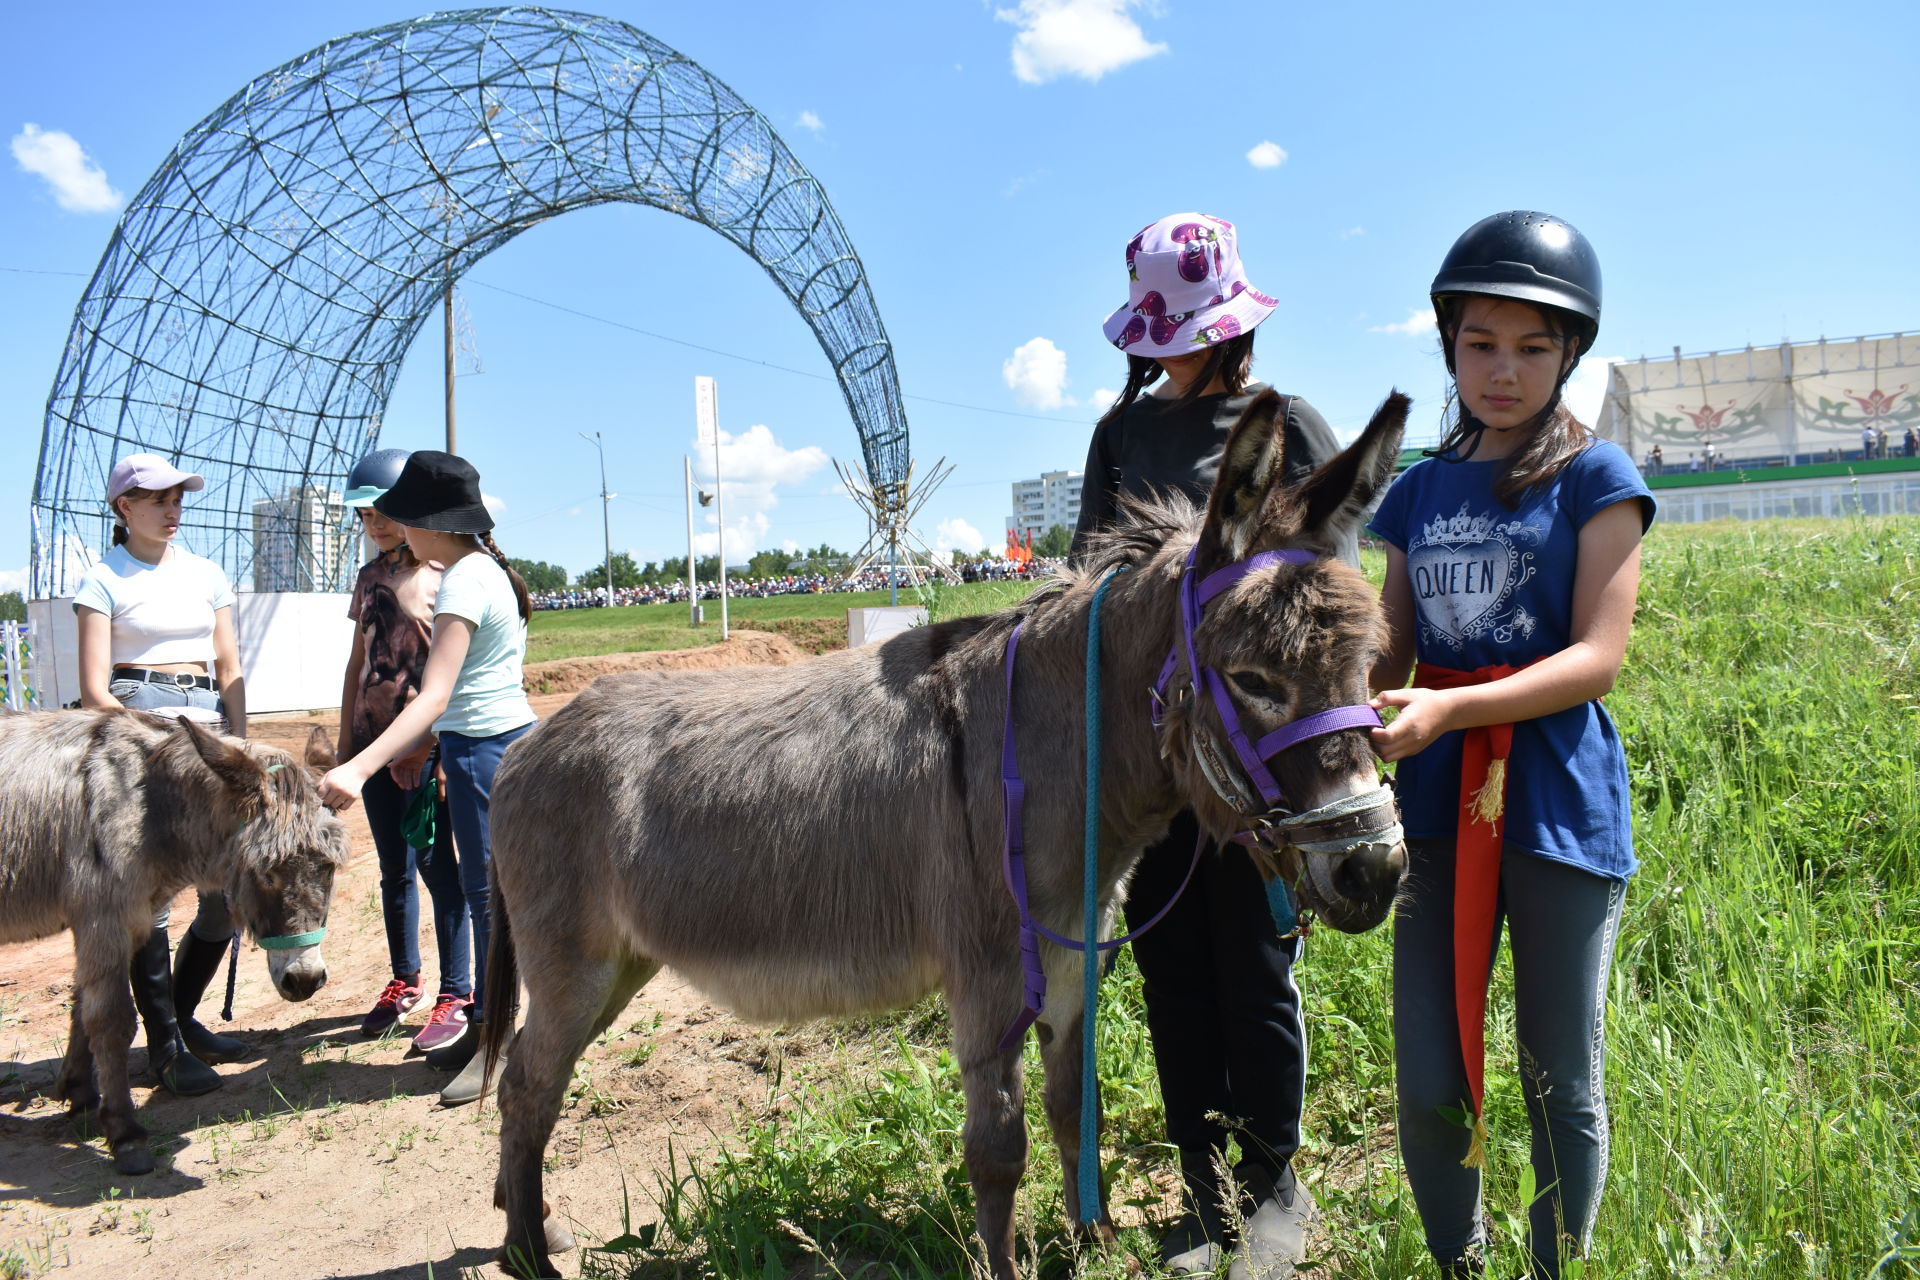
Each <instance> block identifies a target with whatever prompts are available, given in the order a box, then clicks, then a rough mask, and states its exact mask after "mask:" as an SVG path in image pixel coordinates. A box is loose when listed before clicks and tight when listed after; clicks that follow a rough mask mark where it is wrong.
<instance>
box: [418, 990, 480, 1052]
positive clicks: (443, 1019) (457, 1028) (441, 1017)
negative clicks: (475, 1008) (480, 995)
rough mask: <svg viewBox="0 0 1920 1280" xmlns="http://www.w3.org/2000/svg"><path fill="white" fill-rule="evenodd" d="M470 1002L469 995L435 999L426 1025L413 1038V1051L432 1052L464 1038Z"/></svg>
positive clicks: (471, 998)
mask: <svg viewBox="0 0 1920 1280" xmlns="http://www.w3.org/2000/svg"><path fill="white" fill-rule="evenodd" d="M472 1004H473V997H471V996H441V997H440V998H439V999H438V1000H435V1001H434V1002H433V1012H432V1013H429V1014H428V1015H427V1025H426V1026H424V1027H422V1028H420V1033H419V1034H418V1035H416V1036H414V1038H413V1048H414V1051H415V1052H416V1053H432V1052H433V1051H434V1050H436V1049H444V1048H446V1047H447V1046H449V1045H455V1044H459V1043H460V1042H461V1041H462V1040H464V1039H466V1038H467V1009H468V1007H469V1006H471V1005H472Z"/></svg>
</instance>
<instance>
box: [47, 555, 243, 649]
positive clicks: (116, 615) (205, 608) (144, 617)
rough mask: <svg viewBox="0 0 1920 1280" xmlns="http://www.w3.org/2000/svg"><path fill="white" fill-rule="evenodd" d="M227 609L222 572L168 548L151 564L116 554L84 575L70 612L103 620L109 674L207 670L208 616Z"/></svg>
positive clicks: (229, 590) (229, 600)
mask: <svg viewBox="0 0 1920 1280" xmlns="http://www.w3.org/2000/svg"><path fill="white" fill-rule="evenodd" d="M233 601H234V595H233V584H232V583H231V582H229V581H228V580H227V571H226V570H225V569H222V568H221V567H220V566H219V565H217V564H215V563H214V562H213V561H211V560H207V559H204V558H203V557H201V556H196V555H194V554H193V553H192V552H191V551H187V550H185V549H184V548H181V547H174V546H170V547H168V548H167V549H166V551H165V553H164V554H163V555H162V556H161V558H160V563H158V564H148V563H147V562H146V561H145V560H141V559H138V558H136V557H135V556H134V554H133V553H132V552H130V551H128V550H127V548H126V547H125V546H124V545H121V546H118V547H115V548H113V550H111V551H109V552H107V554H106V555H104V556H102V557H100V559H99V561H98V562H97V563H95V564H94V565H92V566H91V567H90V568H88V570H87V572H86V574H85V576H83V577H82V578H81V579H80V586H79V588H78V589H77V590H76V591H75V592H74V595H73V607H74V608H75V609H76V610H79V609H83V608H84V609H92V610H94V611H95V612H97V613H104V614H105V615H107V618H108V619H109V623H110V635H111V637H112V641H111V651H112V658H111V660H112V663H113V665H114V666H116V667H139V666H164V665H166V664H169V663H174V662H202V663H206V664H208V665H209V666H211V665H212V663H213V661H214V656H213V628H214V622H215V615H216V614H217V613H219V611H220V610H222V609H225V608H228V607H229V606H231V605H232V604H233Z"/></svg>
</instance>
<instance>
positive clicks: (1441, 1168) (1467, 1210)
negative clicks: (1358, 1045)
mask: <svg viewBox="0 0 1920 1280" xmlns="http://www.w3.org/2000/svg"><path fill="white" fill-rule="evenodd" d="M1407 851H1408V854H1409V865H1408V869H1407V880H1406V885H1405V887H1404V888H1403V889H1402V890H1401V894H1400V906H1399V909H1398V911H1397V912H1396V913H1395V915H1394V921H1393V1028H1394V1035H1393V1045H1394V1062H1395V1067H1396V1076H1397V1086H1398V1093H1399V1110H1400V1114H1399V1128H1400V1155H1401V1158H1402V1159H1403V1160H1404V1161H1405V1162H1406V1166H1407V1181H1408V1183H1410V1184H1411V1185H1412V1187H1413V1199H1414V1203H1415V1204H1416V1205H1418V1206H1419V1209H1420V1221H1421V1223H1422V1224H1423V1225H1424V1227H1425V1228H1426V1234H1427V1248H1428V1249H1429V1250H1430V1251H1431V1252H1432V1253H1433V1256H1434V1257H1435V1258H1437V1259H1438V1260H1440V1261H1441V1262H1451V1261H1453V1260H1455V1259H1457V1258H1460V1257H1461V1256H1463V1255H1464V1254H1466V1253H1467V1252H1468V1251H1469V1250H1476V1249H1481V1248H1483V1247H1484V1245H1485V1239H1484V1236H1483V1233H1482V1229H1481V1213H1480V1171H1479V1170H1478V1169H1468V1168H1463V1167H1462V1166H1461V1164H1460V1161H1461V1160H1462V1159H1463V1158H1464V1157H1465V1156H1466V1154H1467V1146H1468V1143H1469V1140H1470V1138H1471V1135H1470V1133H1469V1131H1468V1130H1467V1129H1466V1127H1465V1126H1463V1125H1461V1124H1459V1123H1458V1122H1456V1121H1455V1120H1450V1119H1448V1118H1447V1117H1446V1115H1445V1114H1443V1108H1464V1107H1465V1106H1467V1101H1466V1100H1467V1096H1468V1094H1467V1079H1466V1070H1465V1067H1464V1066H1463V1065H1462V1063H1461V1058H1460V1031H1459V1026H1458V1023H1457V1020H1456V1017H1455V1014H1454V1001H1453V968H1454V966H1453V871H1454V846H1453V841H1451V840H1409V841H1407ZM1626 888H1627V887H1626V885H1624V884H1622V883H1620V882H1618V881H1614V880H1603V879H1601V878H1600V877H1599V876H1596V875H1593V874H1591V873H1590V872H1586V871H1582V870H1580V869H1578V868H1576V867H1570V866H1567V865H1565V864H1564V863H1559V862H1550V861H1548V860H1547V859H1545V858H1536V857H1533V856H1532V855H1530V854H1525V853H1517V852H1514V851H1513V850H1512V849H1508V850H1506V851H1505V852H1504V853H1503V854H1502V855H1501V858H1500V905H1499V912H1500V917H1497V918H1496V921H1495V924H1494V947H1495V949H1496V951H1497V950H1498V947H1499V936H1500V935H1499V918H1501V917H1503V918H1504V919H1505V921H1506V925H1507V943H1508V945H1509V946H1510V947H1511V948H1512V949H1513V1006H1514V1007H1513V1013H1514V1031H1515V1034H1516V1038H1517V1039H1518V1041H1519V1045H1518V1048H1519V1056H1520V1081H1521V1094H1522V1096H1523V1097H1524V1098H1525V1100H1526V1107H1527V1119H1528V1121H1529V1123H1530V1125H1531V1127H1532V1131H1533V1151H1532V1160H1533V1172H1534V1178H1535V1180H1536V1185H1537V1186H1539V1187H1541V1188H1543V1191H1542V1192H1541V1194H1540V1195H1539V1198H1538V1199H1536V1200H1535V1201H1534V1203H1533V1205H1532V1206H1531V1208H1530V1209H1529V1211H1528V1249H1529V1252H1530V1253H1531V1255H1532V1258H1531V1263H1532V1266H1531V1274H1532V1275H1533V1276H1534V1277H1536V1280H1557V1278H1558V1276H1559V1275H1560V1254H1561V1252H1562V1246H1563V1244H1564V1246H1565V1249H1566V1251H1567V1252H1570V1253H1584V1252H1585V1250H1586V1247H1587V1242H1588V1239H1589V1238H1590V1236H1591V1235H1592V1232H1593V1217H1594V1211H1595V1210H1596V1209H1597V1208H1598V1207H1599V1203H1600V1191H1601V1188H1602V1187H1603V1186H1604V1185H1605V1183H1606V1178H1607V1105H1606V1096H1605V1091H1604V1087H1603V1078H1602V1077H1603V1068H1604V1065H1605V1061H1606V1040H1605V1035H1604V1030H1605V1027H1604V1018H1605V1015H1606V1007H1607V970H1608V969H1609V968H1610V967H1611V966H1612V963H1613V947H1614V941H1615V938H1616V936H1617V934H1618V931H1619V926H1620V909H1621V905H1622V903H1623V902H1624V901H1625V898H1626ZM1492 1047H1493V1046H1491V1045H1489V1046H1488V1048H1489V1050H1490V1051H1491V1050H1492ZM1491 1056H1492V1055H1491V1052H1489V1057H1491Z"/></svg>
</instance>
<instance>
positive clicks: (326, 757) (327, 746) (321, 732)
mask: <svg viewBox="0 0 1920 1280" xmlns="http://www.w3.org/2000/svg"><path fill="white" fill-rule="evenodd" d="M301 756H302V758H303V760H304V761H305V763H306V766H307V768H309V769H311V770H313V771H314V772H315V773H325V772H326V771H327V770H329V769H331V768H333V767H334V766H335V765H337V764H339V763H340V759H339V757H338V756H336V755H334V754H333V739H332V738H330V737H328V736H327V731H326V730H325V729H323V728H321V727H320V726H319V725H315V726H313V732H312V733H309V734H308V735H307V746H306V750H305V751H303V752H302V753H301Z"/></svg>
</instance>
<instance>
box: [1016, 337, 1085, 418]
mask: <svg viewBox="0 0 1920 1280" xmlns="http://www.w3.org/2000/svg"><path fill="white" fill-rule="evenodd" d="M1000 376H1001V377H1003V378H1005V379H1006V380H1007V386H1008V387H1010V388H1011V389H1012V390H1013V398H1014V399H1015V400H1018V401H1019V402H1020V403H1021V404H1023V405H1026V406H1027V407H1028V408H1029V409H1064V408H1066V407H1067V406H1068V405H1070V404H1072V403H1073V397H1072V396H1070V395H1068V394H1067V392H1066V387H1067V353H1066V352H1064V351H1062V350H1061V349H1060V348H1058V347H1056V346H1054V345H1053V343H1052V342H1050V341H1048V340H1047V339H1045V338H1034V339H1032V340H1031V341H1028V342H1024V343H1022V344H1021V345H1020V346H1017V347H1015V348H1014V349H1013V354H1012V355H1010V356H1008V357H1007V359H1006V363H1004V364H1002V365H1001V366H1000Z"/></svg>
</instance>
